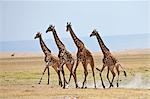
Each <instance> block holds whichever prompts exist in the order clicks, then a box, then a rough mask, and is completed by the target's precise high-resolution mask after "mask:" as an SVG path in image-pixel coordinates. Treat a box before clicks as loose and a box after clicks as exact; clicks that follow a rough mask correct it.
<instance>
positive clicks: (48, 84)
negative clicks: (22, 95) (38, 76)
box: [47, 67, 50, 85]
mask: <svg viewBox="0 0 150 99" xmlns="http://www.w3.org/2000/svg"><path fill="white" fill-rule="evenodd" d="M47 69H48V71H47V73H48V81H47V85H49V78H50V71H49V67H47Z"/></svg>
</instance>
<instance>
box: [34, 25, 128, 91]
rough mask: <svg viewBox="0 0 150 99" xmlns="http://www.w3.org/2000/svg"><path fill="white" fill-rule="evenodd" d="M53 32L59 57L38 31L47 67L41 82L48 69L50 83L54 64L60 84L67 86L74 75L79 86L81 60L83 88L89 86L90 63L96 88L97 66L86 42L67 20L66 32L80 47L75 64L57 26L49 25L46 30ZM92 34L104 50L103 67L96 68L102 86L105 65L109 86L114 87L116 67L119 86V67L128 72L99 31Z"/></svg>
mask: <svg viewBox="0 0 150 99" xmlns="http://www.w3.org/2000/svg"><path fill="white" fill-rule="evenodd" d="M48 32H49V33H52V34H53V36H54V39H55V42H56V45H57V47H58V50H59V53H58V57H56V56H53V55H52V53H51V50H50V49H48V47H47V46H46V44H45V43H44V41H43V39H42V33H40V32H37V33H36V36H35V39H36V38H39V42H40V45H41V49H42V51H43V53H44V54H45V60H44V61H45V63H46V66H45V69H44V71H43V73H42V76H41V78H40V81H39V84H40V83H41V81H42V77H43V75H44V74H45V71H46V70H47V71H48V73H47V74H48V83H47V84H49V77H50V70H49V68H50V66H52V67H53V68H54V70H55V71H56V73H57V75H58V81H59V85H60V86H61V87H63V88H65V86H66V84H69V82H70V80H71V76H73V78H74V82H75V86H76V88H79V86H78V83H77V76H76V75H77V74H76V70H77V67H78V65H79V63H80V62H81V63H82V65H83V68H84V81H83V83H82V87H81V88H87V86H86V83H87V81H86V80H87V76H88V70H87V66H88V64H89V65H90V66H91V69H92V74H93V81H94V88H96V80H95V72H94V69H95V66H94V59H93V56H92V53H91V52H90V51H89V50H88V49H87V48H86V47H85V45H84V43H83V42H82V41H81V40H80V39H79V38H78V37H77V36H76V34H75V33H74V31H73V29H72V26H71V23H68V22H67V26H66V32H70V35H71V37H72V39H73V41H74V43H75V45H76V47H77V49H78V51H77V54H76V57H77V61H76V64H75V59H74V58H73V57H72V55H71V53H70V52H69V51H68V50H67V49H66V47H65V45H64V44H63V42H62V41H61V40H60V38H59V37H58V34H57V32H56V29H55V26H53V25H50V26H49V27H48V29H47V30H46V33H48ZM92 36H96V38H97V40H98V43H99V45H100V48H101V50H102V53H103V56H104V57H103V60H102V62H103V66H102V69H99V68H96V70H98V71H99V75H100V78H101V82H102V86H103V88H105V85H104V82H103V79H102V75H101V74H102V71H103V70H104V68H105V67H107V69H108V71H107V79H108V81H109V84H110V86H109V88H111V87H113V81H114V78H115V76H116V73H115V71H114V69H116V71H117V87H119V74H120V70H119V67H120V68H121V69H122V70H123V72H124V75H125V76H126V72H125V70H124V69H123V67H122V66H121V65H120V64H119V61H118V60H117V59H116V58H114V57H113V55H112V54H111V52H110V51H109V49H108V48H107V47H106V46H105V44H104V42H103V40H102V39H101V37H100V35H99V33H98V31H96V30H93V32H92V33H91V35H90V37H92ZM64 65H66V67H67V69H68V70H69V72H70V76H69V80H68V82H67V81H66V78H65V72H64ZM74 65H75V66H74ZM109 71H110V72H111V73H112V75H113V77H112V80H111V81H110V79H109ZM61 73H62V75H63V84H62V80H61Z"/></svg>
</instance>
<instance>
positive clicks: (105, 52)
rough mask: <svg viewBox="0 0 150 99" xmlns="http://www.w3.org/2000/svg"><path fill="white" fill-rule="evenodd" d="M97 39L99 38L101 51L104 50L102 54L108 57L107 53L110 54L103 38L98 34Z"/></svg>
mask: <svg viewBox="0 0 150 99" xmlns="http://www.w3.org/2000/svg"><path fill="white" fill-rule="evenodd" d="M96 37H97V40H98V42H99V45H100V48H101V50H102V53H103V54H104V55H106V54H107V53H110V51H109V49H108V48H107V47H106V46H105V44H104V42H103V40H102V38H101V37H100V35H99V34H98V33H97V35H96Z"/></svg>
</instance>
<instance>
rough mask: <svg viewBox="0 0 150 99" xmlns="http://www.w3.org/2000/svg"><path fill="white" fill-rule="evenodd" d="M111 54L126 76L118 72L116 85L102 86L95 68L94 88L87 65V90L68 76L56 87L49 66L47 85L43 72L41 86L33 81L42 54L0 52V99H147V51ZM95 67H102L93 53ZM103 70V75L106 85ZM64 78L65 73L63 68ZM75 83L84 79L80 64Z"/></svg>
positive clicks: (149, 70) (38, 74)
mask: <svg viewBox="0 0 150 99" xmlns="http://www.w3.org/2000/svg"><path fill="white" fill-rule="evenodd" d="M113 55H115V56H116V58H117V59H118V60H119V61H120V63H121V64H122V66H123V67H124V68H125V69H126V72H127V77H124V75H123V72H121V74H120V87H119V88H116V79H115V81H114V88H111V89H109V88H106V89H103V88H102V86H101V81H100V78H99V72H98V71H96V70H95V73H96V82H97V89H94V86H93V77H92V73H91V68H90V66H89V68H88V70H89V75H88V78H87V89H75V86H74V81H73V79H71V82H70V84H69V87H67V89H62V88H61V87H59V86H58V77H57V75H56V73H55V71H54V70H53V68H50V85H46V84H47V74H45V75H44V78H43V80H42V83H41V85H39V84H37V83H38V81H39V78H40V77H41V74H42V71H43V69H44V66H45V63H44V62H43V55H42V54H39V53H34V54H32V53H15V56H14V57H11V55H10V53H0V99H40V98H41V99H100V98H101V99H149V97H150V79H149V78H150V50H136V51H130V50H128V51H123V52H114V53H113ZM93 56H94V61H95V67H98V68H101V67H102V62H101V60H102V56H101V54H100V53H94V54H93ZM106 71H107V70H105V71H104V73H103V74H102V75H103V78H104V81H105V85H106V86H107V87H108V81H107V79H106ZM65 74H66V78H67V79H68V77H69V72H68V70H67V69H66V68H65ZM77 78H78V84H79V86H81V85H82V81H83V78H84V72H83V67H82V65H81V64H80V65H79V66H78V69H77Z"/></svg>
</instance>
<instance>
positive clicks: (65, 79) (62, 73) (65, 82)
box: [62, 66, 66, 89]
mask: <svg viewBox="0 0 150 99" xmlns="http://www.w3.org/2000/svg"><path fill="white" fill-rule="evenodd" d="M62 74H63V79H64V85H63V89H65V83H66V79H65V72H64V67H63V66H62Z"/></svg>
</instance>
